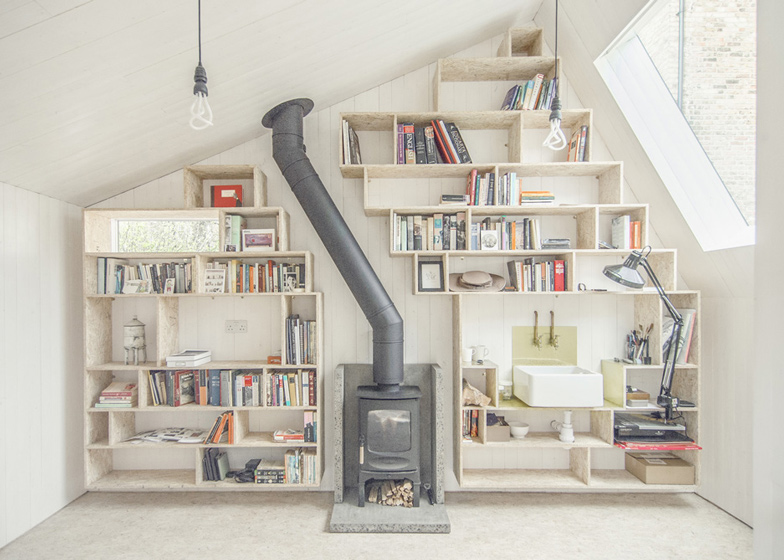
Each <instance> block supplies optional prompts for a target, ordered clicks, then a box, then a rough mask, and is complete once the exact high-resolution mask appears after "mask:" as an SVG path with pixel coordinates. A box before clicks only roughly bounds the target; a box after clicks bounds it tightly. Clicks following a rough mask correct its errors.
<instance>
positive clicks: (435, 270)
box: [419, 261, 444, 292]
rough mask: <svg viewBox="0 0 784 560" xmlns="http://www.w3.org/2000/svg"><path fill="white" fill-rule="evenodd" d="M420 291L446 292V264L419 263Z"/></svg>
mask: <svg viewBox="0 0 784 560" xmlns="http://www.w3.org/2000/svg"><path fill="white" fill-rule="evenodd" d="M419 291H420V292H443V291H444V263H442V262H441V261H419Z"/></svg>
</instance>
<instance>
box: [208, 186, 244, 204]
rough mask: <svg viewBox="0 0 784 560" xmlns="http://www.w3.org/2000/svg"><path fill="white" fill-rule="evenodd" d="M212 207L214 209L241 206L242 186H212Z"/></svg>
mask: <svg viewBox="0 0 784 560" xmlns="http://www.w3.org/2000/svg"><path fill="white" fill-rule="evenodd" d="M212 206H213V207H215V208H226V207H228V208H239V207H240V206H242V185H213V186H212Z"/></svg>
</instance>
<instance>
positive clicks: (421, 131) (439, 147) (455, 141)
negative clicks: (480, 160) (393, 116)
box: [397, 119, 471, 164]
mask: <svg viewBox="0 0 784 560" xmlns="http://www.w3.org/2000/svg"><path fill="white" fill-rule="evenodd" d="M397 163H398V164H435V163H471V156H470V154H469V153H468V148H467V147H466V145H465V142H464V141H463V136H462V135H461V134H460V129H459V128H458V127H457V125H456V124H455V123H453V122H444V121H443V120H442V119H434V120H432V121H430V124H427V125H424V126H419V125H415V124H414V123H399V124H398V125H397Z"/></svg>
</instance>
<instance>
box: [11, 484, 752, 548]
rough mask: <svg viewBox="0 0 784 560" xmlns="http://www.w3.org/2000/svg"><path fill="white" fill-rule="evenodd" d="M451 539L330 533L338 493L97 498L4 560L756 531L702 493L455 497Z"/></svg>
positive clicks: (738, 539) (522, 543)
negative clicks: (328, 529) (701, 494)
mask: <svg viewBox="0 0 784 560" xmlns="http://www.w3.org/2000/svg"><path fill="white" fill-rule="evenodd" d="M446 505H447V512H448V514H449V518H450V520H451V523H452V532H451V534H448V535H419V534H405V535H383V534H333V533H329V532H327V527H328V525H329V518H330V513H331V511H332V494H331V493H327V492H322V493H268V494H257V493H253V494H242V495H240V494H234V493H167V494H154V493H128V494H122V493H117V494H110V493H90V494H85V495H84V496H82V497H81V498H79V499H78V500H76V501H74V502H73V503H71V504H70V505H68V506H67V507H65V508H64V509H62V510H61V511H59V512H58V513H56V514H55V515H53V516H52V517H50V518H49V519H47V520H46V521H44V522H43V523H41V524H40V525H38V526H37V527H35V528H33V529H32V530H30V531H29V532H28V533H26V534H24V535H22V536H21V537H20V538H18V539H17V540H15V541H13V542H12V543H10V544H9V545H7V546H6V547H5V548H3V549H0V559H2V560H10V559H24V560H34V559H38V558H47V559H48V558H56V559H57V560H68V559H78V560H86V559H93V558H96V559H97V558H101V559H105V558H112V560H125V559H136V558H139V559H141V558H144V559H148V558H164V559H166V560H174V559H179V558H189V559H196V558H198V559H212V558H230V559H231V560H241V559H244V558H265V559H270V558H296V559H298V560H303V559H310V558H314V559H315V558H318V559H331V558H335V559H353V558H370V557H371V555H373V556H378V557H380V558H381V559H384V560H386V559H395V558H405V559H412V558H428V559H439V558H444V559H449V560H458V559H462V558H471V557H474V558H478V559H482V558H487V559H489V558H492V559H496V558H515V559H527V558H532V559H533V558H535V559H537V560H546V559H559V560H561V559H579V560H583V559H592V558H597V559H598V558H601V559H602V560H609V559H613V558H619V559H620V558H623V559H628V558H634V559H635V560H643V559H649V558H650V559H656V560H661V559H662V558H668V559H673V558H688V559H691V560H697V559H703V558H710V559H711V560H717V559H725V558H752V557H753V553H752V530H751V529H750V528H749V527H748V526H747V525H745V524H743V523H741V522H740V521H738V520H737V519H735V518H733V517H732V516H730V515H728V514H727V513H725V512H724V511H722V510H720V509H718V508H717V507H715V506H713V505H712V504H710V503H709V502H706V501H705V500H703V499H702V498H700V497H698V496H696V495H694V494H672V495H666V494H665V495H652V494H645V495H641V494H617V495H614V494H500V493H493V494H487V493H465V492H462V493H450V494H447V496H446Z"/></svg>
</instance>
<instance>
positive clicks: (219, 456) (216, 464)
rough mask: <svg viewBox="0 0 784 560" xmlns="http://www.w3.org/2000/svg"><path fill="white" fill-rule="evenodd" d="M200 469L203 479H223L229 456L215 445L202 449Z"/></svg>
mask: <svg viewBox="0 0 784 560" xmlns="http://www.w3.org/2000/svg"><path fill="white" fill-rule="evenodd" d="M201 461H202V471H203V473H204V480H223V479H225V478H226V473H227V472H229V456H228V455H227V454H226V452H225V451H221V450H220V449H218V448H217V447H210V448H209V449H206V450H205V451H204V456H203V457H202V460H201Z"/></svg>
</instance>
